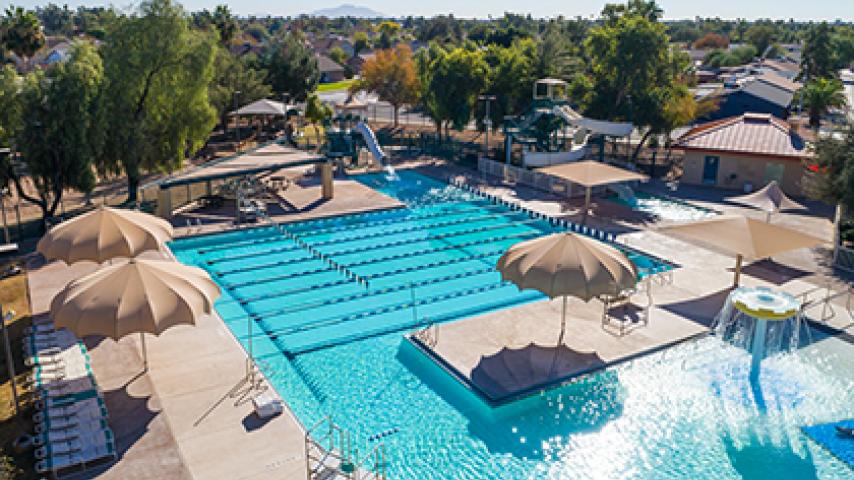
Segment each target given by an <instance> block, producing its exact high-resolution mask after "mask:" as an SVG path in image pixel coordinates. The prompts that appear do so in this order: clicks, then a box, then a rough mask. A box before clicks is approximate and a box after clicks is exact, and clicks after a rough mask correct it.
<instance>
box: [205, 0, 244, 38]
mask: <svg viewBox="0 0 854 480" xmlns="http://www.w3.org/2000/svg"><path fill="white" fill-rule="evenodd" d="M211 22H212V23H213V25H214V26H215V27H216V31H217V32H219V42H220V43H221V44H222V45H225V46H228V45H230V44H231V41H232V40H233V39H234V36H235V35H236V34H237V29H238V28H239V27H238V25H237V20H236V19H235V18H234V16H232V15H231V10H229V9H228V5H217V6H216V8H215V9H214V12H213V15H212V16H211Z"/></svg>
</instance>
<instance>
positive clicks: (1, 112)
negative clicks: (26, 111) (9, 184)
mask: <svg viewBox="0 0 854 480" xmlns="http://www.w3.org/2000/svg"><path fill="white" fill-rule="evenodd" d="M21 80H22V79H21V78H20V77H19V76H18V73H17V72H16V71H15V68H14V67H13V66H11V65H3V66H2V67H0V105H3V108H0V147H9V146H10V145H11V142H12V139H14V138H15V136H16V135H17V133H18V132H19V131H20V128H21V110H22V108H23V105H22V102H21ZM0 175H2V173H0ZM2 185H5V183H3V182H0V186H2Z"/></svg>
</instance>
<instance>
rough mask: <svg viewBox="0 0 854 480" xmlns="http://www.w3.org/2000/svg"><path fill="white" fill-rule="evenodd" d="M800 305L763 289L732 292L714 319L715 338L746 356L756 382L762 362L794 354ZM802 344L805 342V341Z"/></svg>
mask: <svg viewBox="0 0 854 480" xmlns="http://www.w3.org/2000/svg"><path fill="white" fill-rule="evenodd" d="M803 327H804V325H803V314H802V310H801V302H799V301H798V300H797V299H796V298H795V297H793V296H792V295H789V294H788V293H785V292H779V291H776V290H771V289H770V288H765V287H740V288H737V289H735V290H733V291H732V292H731V293H730V294H729V296H728V297H727V301H726V303H725V304H724V306H723V308H722V309H721V311H720V313H718V316H717V317H716V318H715V323H714V325H713V327H712V330H713V331H714V333H715V335H717V336H719V337H720V338H722V339H723V340H725V341H727V342H728V343H730V344H733V345H735V346H737V347H740V348H743V349H745V350H747V351H748V352H750V355H751V362H750V380H751V382H755V381H756V380H758V379H759V373H760V369H761V364H762V359H764V358H766V357H769V356H771V355H775V354H778V353H786V352H791V351H794V350H796V349H797V348H798V346H799V345H800V343H801V330H802V329H803V330H804V331H805V332H806V334H807V335H809V330H808V329H805V328H803ZM805 340H809V339H808V338H807V339H805Z"/></svg>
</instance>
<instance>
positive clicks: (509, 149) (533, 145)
mask: <svg viewBox="0 0 854 480" xmlns="http://www.w3.org/2000/svg"><path fill="white" fill-rule="evenodd" d="M567 89H568V86H567V83H566V82H564V81H563V80H558V79H554V78H544V79H541V80H537V81H536V82H534V87H533V101H532V102H531V104H530V105H529V106H528V108H527V109H526V110H525V112H523V113H522V114H521V115H519V116H516V117H505V119H504V126H503V131H504V139H505V140H504V142H505V148H504V151H505V161H506V163H508V164H509V163H511V159H512V154H513V145H514V144H518V145H521V147H522V163H523V165H524V166H526V167H545V166H549V165H556V164H560V163H567V162H573V161H578V160H581V159H583V158H585V157H587V156H588V155H589V154H590V152H591V149H590V146H591V145H592V144H593V143H594V142H596V143H598V144H599V145H600V149H599V152H600V155H604V145H605V139H606V137H618V138H622V137H627V136H629V135H631V132H632V128H633V126H632V124H631V123H616V122H607V121H602V120H593V119H589V118H585V117H583V116H581V114H579V113H578V112H576V111H575V110H574V109H573V108H572V106H571V105H570V102H569V98H568V95H567Z"/></svg>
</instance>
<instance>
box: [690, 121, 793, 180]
mask: <svg viewBox="0 0 854 480" xmlns="http://www.w3.org/2000/svg"><path fill="white" fill-rule="evenodd" d="M676 148H680V149H682V150H684V151H685V157H684V160H683V173H682V181H683V182H685V183H688V184H695V185H712V186H716V187H721V188H729V189H733V190H744V191H751V190H754V189H757V188H761V187H763V186H764V185H766V184H767V183H768V182H770V181H772V180H776V181H777V183H779V184H780V187H781V188H782V189H783V191H784V192H786V193H787V194H789V195H801V194H802V193H803V192H802V190H801V178H802V177H803V174H804V167H803V160H804V159H805V158H807V157H809V156H810V153H809V151H808V150H807V146H806V142H805V141H804V139H803V138H802V137H801V136H800V135H798V134H797V133H796V132H795V131H794V130H793V129H792V127H791V126H790V125H789V124H788V122H786V121H784V120H782V119H780V118H776V117H774V116H772V115H768V114H760V113H745V114H743V115H739V116H736V117H731V118H725V119H722V120H718V121H714V122H709V123H705V124H702V125H698V126H696V127H694V128H692V129H690V130H689V131H688V132H686V133H685V134H683V135H682V136H681V137H680V138H679V140H678V141H677V142H676Z"/></svg>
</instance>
